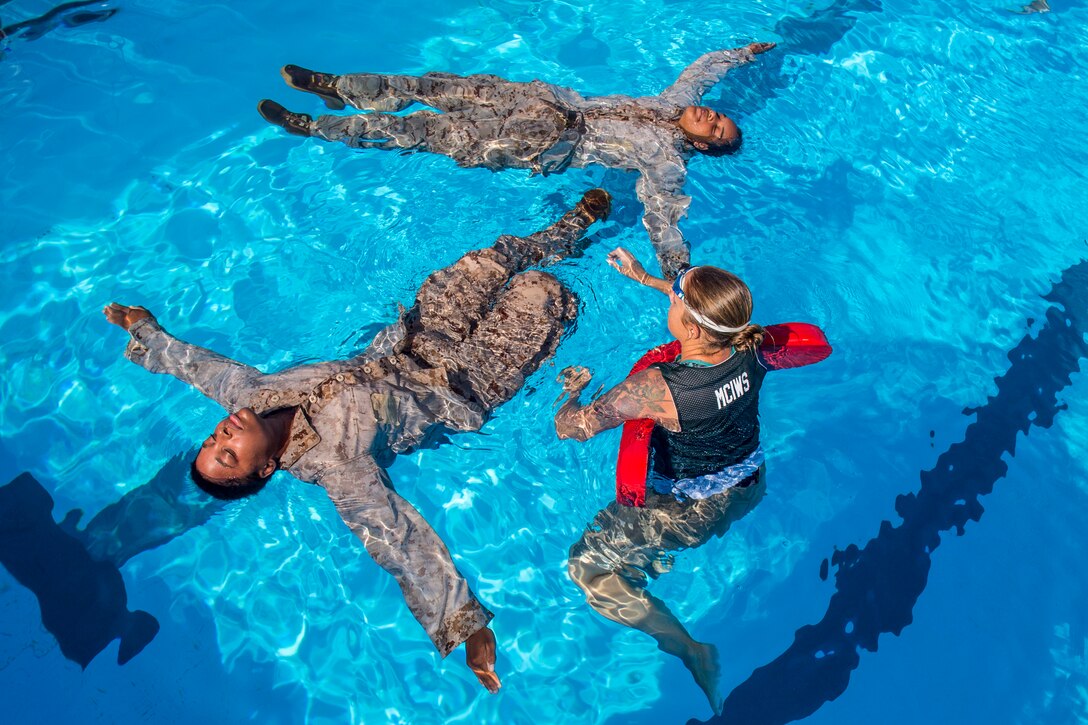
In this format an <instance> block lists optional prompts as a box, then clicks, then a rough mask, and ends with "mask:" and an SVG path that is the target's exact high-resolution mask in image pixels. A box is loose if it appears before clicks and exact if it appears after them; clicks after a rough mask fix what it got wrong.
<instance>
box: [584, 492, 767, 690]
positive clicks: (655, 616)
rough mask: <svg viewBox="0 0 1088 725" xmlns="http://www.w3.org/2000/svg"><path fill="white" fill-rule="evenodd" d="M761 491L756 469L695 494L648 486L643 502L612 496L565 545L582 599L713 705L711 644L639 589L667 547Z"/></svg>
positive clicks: (733, 515)
mask: <svg viewBox="0 0 1088 725" xmlns="http://www.w3.org/2000/svg"><path fill="white" fill-rule="evenodd" d="M765 491H766V483H765V481H764V477H763V475H762V471H761V472H760V474H759V476H758V480H757V481H755V482H754V483H751V484H750V485H748V486H745V487H743V488H740V487H737V488H733V489H730V490H728V491H726V492H725V493H720V494H717V495H715V496H711V497H710V498H707V499H703V500H699V501H694V500H685V501H682V502H681V501H677V500H675V499H674V498H672V497H671V496H662V495H659V494H655V493H652V492H651V493H650V494H649V495H648V496H647V505H646V507H645V508H631V507H627V506H621V505H620V504H619V503H617V502H615V501H613V502H612V503H610V504H609V505H608V506H607V507H606V508H605V509H604V510H602V511H601V512H600V513H598V514H597V516H596V518H594V520H593V524H592V525H591V526H590V527H589V528H588V529H587V530H586V532H585V533H584V534H583V535H582V538H581V539H580V540H579V541H578V543H576V544H575V545H574V546H573V547H571V552H570V560H569V562H568V570H569V572H570V576H571V579H573V580H574V583H575V584H577V585H578V587H579V588H580V589H582V591H583V592H585V594H586V601H587V602H588V603H589V605H590V606H591V607H593V609H594V610H596V611H597V612H599V613H600V614H601V615H602V616H604V617H607V618H608V619H611V620H612V621H613V622H618V623H619V624H623V625H625V626H628V627H633V628H635V629H637V630H639V631H641V632H645V633H646V634H648V635H650V636H651V637H653V638H654V640H655V641H656V642H657V646H658V647H659V648H660V649H661V650H662V651H664V652H667V653H668V654H671V655H673V656H676V657H679V658H680V660H681V661H682V662H683V663H684V666H685V667H687V669H688V671H689V672H691V674H692V676H693V677H694V678H695V682H696V684H698V685H699V687H700V688H701V689H702V690H703V692H704V693H705V694H706V696H707V699H708V700H709V701H710V705H711V707H713V708H714V709H715V711H717V710H718V708H719V707H720V706H721V698H720V697H719V695H718V689H717V688H718V675H719V666H718V653H717V649H716V648H715V647H714V646H713V645H710V644H705V643H702V642H698V641H696V640H695V639H694V638H692V636H691V635H690V634H689V633H688V631H687V629H686V628H685V627H684V625H683V624H681V622H680V621H679V620H678V619H677V618H676V615H674V614H673V613H672V612H671V611H670V610H669V608H668V606H666V604H665V603H664V602H662V601H661V600H660V599H657V598H656V597H654V596H652V595H651V594H650V593H649V592H647V591H646V584H647V577H649V576H652V577H656V576H658V575H659V574H660V573H662V572H663V571H664V570H665V569H664V568H663V567H662V566H661V561H662V559H663V558H664V557H665V556H666V554H667V552H669V551H677V550H681V549H691V548H696V547H699V546H702V545H703V544H705V543H706V542H707V541H709V540H710V539H712V538H715V537H718V536H722V535H724V534H725V532H726V531H728V530H729V527H730V526H731V525H732V523H733V522H734V521H737V520H738V519H740V518H741V517H743V516H744V515H745V514H747V513H748V512H749V511H751V510H752V508H753V507H754V506H755V505H756V504H757V503H758V502H759V501H760V500H761V499H762V498H763V494H764V493H765Z"/></svg>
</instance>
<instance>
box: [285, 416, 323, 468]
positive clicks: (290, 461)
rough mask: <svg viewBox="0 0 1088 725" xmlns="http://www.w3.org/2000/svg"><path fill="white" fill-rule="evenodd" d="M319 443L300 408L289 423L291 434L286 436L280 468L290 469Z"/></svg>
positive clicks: (314, 431)
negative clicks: (285, 445) (285, 446)
mask: <svg viewBox="0 0 1088 725" xmlns="http://www.w3.org/2000/svg"><path fill="white" fill-rule="evenodd" d="M320 442H321V436H319V435H318V434H317V431H316V430H314V427H313V425H312V424H311V423H310V419H309V417H308V416H307V415H306V411H305V410H303V409H302V406H299V407H298V410H297V411H296V412H295V418H294V420H293V421H292V422H291V432H290V433H289V434H288V436H287V448H285V449H284V451H283V455H282V456H280V468H285V469H286V468H290V467H291V466H293V465H295V464H296V463H298V460H299V459H300V458H302V457H303V456H304V455H306V453H307V452H308V451H309V450H310V449H311V448H313V447H314V446H316V445H317V444H318V443H320Z"/></svg>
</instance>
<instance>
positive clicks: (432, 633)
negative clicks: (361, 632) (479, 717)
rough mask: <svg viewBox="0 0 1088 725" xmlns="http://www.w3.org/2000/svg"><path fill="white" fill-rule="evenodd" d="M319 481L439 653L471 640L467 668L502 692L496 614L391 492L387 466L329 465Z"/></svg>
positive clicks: (361, 461) (368, 462) (365, 460)
mask: <svg viewBox="0 0 1088 725" xmlns="http://www.w3.org/2000/svg"><path fill="white" fill-rule="evenodd" d="M316 483H318V484H319V485H321V486H323V487H324V488H325V490H326V491H327V492H328V494H329V498H331V499H332V502H333V503H334V504H335V505H336V510H337V511H338V512H339V513H340V517H341V518H342V519H343V520H344V523H345V524H347V525H348V528H349V529H351V531H352V532H353V533H354V534H355V535H356V536H357V537H359V539H360V541H362V542H363V545H364V546H365V547H366V550H367V551H368V552H369V553H370V555H371V556H372V557H373V558H374V561H375V562H377V564H378V566H380V567H381V568H383V569H385V570H386V571H387V572H389V573H390V574H392V575H393V577H394V578H395V579H396V580H397V584H399V585H400V590H401V592H402V593H403V594H404V601H405V602H406V603H407V604H408V608H409V609H411V610H412V614H413V616H415V618H416V620H417V621H418V622H419V623H420V624H421V625H423V629H424V630H426V632H427V635H428V636H429V637H430V638H431V641H432V642H433V643H434V646H435V647H437V648H438V651H439V653H441V655H442V656H443V657H445V656H446V655H448V654H449V653H450V652H452V651H453V650H454V649H456V648H457V647H458V646H459V645H460V644H461V643H462V642H467V643H468V644H467V646H466V655H467V657H468V661H469V667H470V668H471V669H472V671H473V672H474V673H475V674H476V677H477V678H478V679H479V680H480V683H481V684H482V685H484V687H486V688H487V689H488V690H489V691H491V692H496V691H498V689H499V687H500V683H499V678H498V676H497V675H496V674H495V671H494V664H495V639H494V635H492V634H491V631H490V630H489V629H488V628H487V624H488V622H490V621H491V617H492V614H491V612H489V611H488V610H487V609H485V608H484V607H483V605H481V604H480V602H479V600H478V599H476V595H475V594H473V593H472V589H470V588H469V585H468V582H466V581H465V578H464V577H463V576H462V575H461V572H459V571H457V567H456V566H455V565H454V563H453V559H452V558H451V557H450V552H449V549H447V548H446V545H445V544H444V543H443V542H442V539H440V538H439V536H438V534H437V533H435V531H434V529H432V528H431V525H430V524H429V523H427V520H426V519H424V518H423V516H422V515H420V513H419V512H418V511H416V509H415V508H414V507H413V506H412V504H410V503H408V502H407V501H405V500H404V499H403V498H401V497H400V495H398V494H397V492H396V491H394V490H393V487H392V485H391V484H390V482H389V475H388V474H387V473H386V472H385V470H384V469H382V468H380V467H379V466H378V465H377V464H376V463H375V462H374V461H373V459H371V458H369V457H367V456H362V457H360V458H357V459H355V460H353V461H349V462H348V463H345V464H343V465H339V466H335V467H331V468H329V469H326V471H324V472H323V473H322V474H321V475H320V476H319V477H318V479H317V481H316Z"/></svg>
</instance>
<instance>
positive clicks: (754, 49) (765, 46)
mask: <svg viewBox="0 0 1088 725" xmlns="http://www.w3.org/2000/svg"><path fill="white" fill-rule="evenodd" d="M776 45H778V43H749V44H748V52H750V53H751V54H752V55H759V54H760V53H766V52H767V51H768V50H771V49H772V48H774V47H775V46H776Z"/></svg>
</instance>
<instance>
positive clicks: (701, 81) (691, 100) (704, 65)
mask: <svg viewBox="0 0 1088 725" xmlns="http://www.w3.org/2000/svg"><path fill="white" fill-rule="evenodd" d="M774 46H775V44H774V43H749V44H748V45H746V46H744V47H743V48H733V49H731V50H715V51H712V52H710V53H706V54H705V55H702V56H700V57H699V59H698V60H696V61H695V62H694V63H692V64H691V65H689V66H688V67H687V68H685V69H684V72H683V73H681V74H680V77H679V78H677V79H676V82H675V83H673V84H672V85H671V86H669V87H668V88H666V89H665V92H664V93H662V94H661V98H662V99H664V100H667V101H669V102H671V103H675V104H676V105H677V106H697V105H699V101H701V100H702V99H703V95H704V94H705V93H706V92H707V91H709V90H710V89H711V88H713V87H714V86H715V85H717V84H718V82H719V81H721V79H722V78H724V77H725V74H726V73H728V72H729V71H731V70H732V69H733V68H736V67H737V66H738V65H744V64H745V63H751V62H752V61H753V60H755V57H756V56H757V55H758V54H760V53H766V52H767V51H768V50H770V49H771V48H773V47H774Z"/></svg>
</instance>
